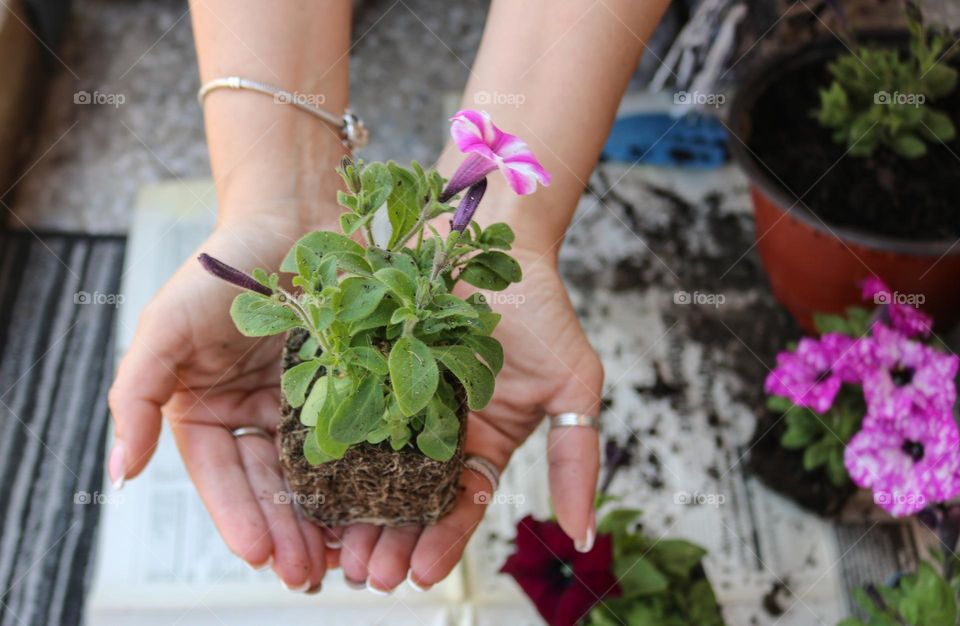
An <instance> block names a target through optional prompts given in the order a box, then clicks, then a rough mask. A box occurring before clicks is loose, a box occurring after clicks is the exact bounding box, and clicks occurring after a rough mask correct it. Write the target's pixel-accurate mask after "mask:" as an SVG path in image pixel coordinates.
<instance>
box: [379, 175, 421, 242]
mask: <svg viewBox="0 0 960 626" xmlns="http://www.w3.org/2000/svg"><path fill="white" fill-rule="evenodd" d="M388 167H389V168H390V174H391V175H392V176H393V190H392V191H391V193H390V196H389V197H388V198H387V216H388V217H389V218H390V226H392V227H393V230H392V232H391V233H390V242H389V244H388V245H387V247H388V248H393V247H394V246H395V245H396V244H397V242H399V241H400V239H401V238H402V237H403V236H404V235H406V234H407V232H408V231H409V230H410V229H411V228H413V226H414V224H416V223H417V219H418V218H419V217H420V203H419V202H418V197H417V195H418V194H417V179H416V178H415V177H414V175H413V174H411V173H410V172H408V171H407V170H405V169H403V168H402V167H399V166H397V165H394V164H393V163H390V164H389V166H388Z"/></svg>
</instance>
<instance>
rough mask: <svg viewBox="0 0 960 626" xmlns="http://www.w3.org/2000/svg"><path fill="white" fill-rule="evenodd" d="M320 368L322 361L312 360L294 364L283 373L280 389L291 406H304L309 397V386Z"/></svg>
mask: <svg viewBox="0 0 960 626" xmlns="http://www.w3.org/2000/svg"><path fill="white" fill-rule="evenodd" d="M318 369H320V362H319V361H316V360H311V361H306V362H304V363H301V364H299V365H294V366H293V367H291V368H290V369H288V370H287V371H285V372H284V373H283V376H282V377H281V378H280V390H281V391H282V392H283V396H284V397H285V398H286V399H287V402H289V403H290V406H292V407H293V408H299V407H301V406H303V403H304V402H305V401H306V399H307V388H308V387H309V386H310V383H311V382H313V377H314V375H315V374H316V373H317V370H318Z"/></svg>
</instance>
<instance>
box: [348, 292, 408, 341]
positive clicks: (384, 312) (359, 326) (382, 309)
mask: <svg viewBox="0 0 960 626" xmlns="http://www.w3.org/2000/svg"><path fill="white" fill-rule="evenodd" d="M398 306H399V305H398V304H397V301H396V300H395V299H394V298H392V297H391V296H390V295H389V294H387V295H386V296H384V298H383V300H381V301H380V304H378V305H377V308H376V309H374V311H373V313H371V314H370V315H369V316H367V317H365V318H364V319H362V320H360V321H359V322H353V323H352V324H350V334H351V335H356V334H357V333H360V332H363V331H365V330H370V329H372V328H381V327H383V326H387V325H388V324H390V318H391V317H392V316H393V312H394V311H395V310H396V309H397V307H398Z"/></svg>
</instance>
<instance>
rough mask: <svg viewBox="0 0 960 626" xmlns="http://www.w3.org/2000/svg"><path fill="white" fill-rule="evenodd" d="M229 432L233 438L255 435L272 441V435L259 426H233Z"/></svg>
mask: <svg viewBox="0 0 960 626" xmlns="http://www.w3.org/2000/svg"><path fill="white" fill-rule="evenodd" d="M230 434H231V435H233V436H234V437H235V438H237V439H239V438H240V437H244V436H246V435H255V436H257V437H263V438H264V439H267V440H269V441H273V435H271V434H270V433H268V432H267V431H266V430H264V429H262V428H260V427H259V426H241V427H240V428H234V429H233V430H231V431H230Z"/></svg>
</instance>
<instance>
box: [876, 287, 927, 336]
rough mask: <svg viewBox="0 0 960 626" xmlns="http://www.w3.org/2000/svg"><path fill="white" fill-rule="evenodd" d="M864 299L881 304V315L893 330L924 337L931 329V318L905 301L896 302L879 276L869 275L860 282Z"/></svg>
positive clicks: (893, 294) (893, 295) (891, 292)
mask: <svg viewBox="0 0 960 626" xmlns="http://www.w3.org/2000/svg"><path fill="white" fill-rule="evenodd" d="M860 287H861V290H862V291H861V294H862V297H863V299H864V300H865V301H868V302H873V303H874V304H877V305H881V306H883V317H884V318H885V319H886V320H887V321H889V322H890V325H891V326H892V327H893V329H894V330H896V331H898V332H900V333H903V334H904V335H906V336H907V337H915V336H917V335H922V336H924V337H926V336H927V335H929V334H930V332H931V331H932V330H933V318H932V317H930V316H929V315H927V314H926V313H924V312H923V311H921V310H920V309H918V308H916V307H915V306H912V305H911V304H909V303H907V302H898V301H897V298H896V295H897V294H895V293H894V292H893V291H892V290H891V289H890V287H888V286H887V284H886V283H885V282H883V281H882V280H880V278H878V277H876V276H873V275H871V276H870V277H868V278H867V279H865V280H864V281H863V282H861V283H860Z"/></svg>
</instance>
